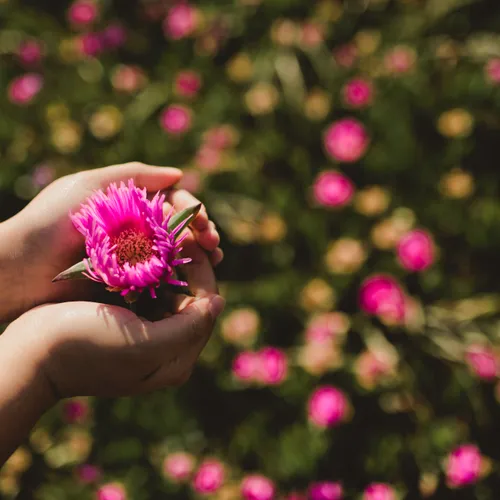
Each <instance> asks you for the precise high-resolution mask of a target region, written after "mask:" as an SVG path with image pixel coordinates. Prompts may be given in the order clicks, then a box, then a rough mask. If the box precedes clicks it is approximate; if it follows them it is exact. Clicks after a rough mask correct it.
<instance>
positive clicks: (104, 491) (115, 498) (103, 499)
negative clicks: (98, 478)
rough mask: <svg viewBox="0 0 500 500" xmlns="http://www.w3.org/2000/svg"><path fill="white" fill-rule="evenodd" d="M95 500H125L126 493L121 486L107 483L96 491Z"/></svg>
mask: <svg viewBox="0 0 500 500" xmlns="http://www.w3.org/2000/svg"><path fill="white" fill-rule="evenodd" d="M96 500H127V493H126V491H125V488H124V487H123V486H122V485H121V484H119V483H108V484H104V485H102V486H101V487H100V488H99V489H98V490H97V495H96Z"/></svg>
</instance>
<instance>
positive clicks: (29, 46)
mask: <svg viewBox="0 0 500 500" xmlns="http://www.w3.org/2000/svg"><path fill="white" fill-rule="evenodd" d="M17 58H18V59H19V61H20V62H21V63H22V64H24V65H25V66H36V65H37V64H39V63H40V62H41V60H42V58H43V45H42V43H41V42H39V41H37V40H25V41H24V42H21V44H20V45H19V47H18V48H17Z"/></svg>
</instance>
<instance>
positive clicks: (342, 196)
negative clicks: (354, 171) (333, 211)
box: [313, 170, 355, 207]
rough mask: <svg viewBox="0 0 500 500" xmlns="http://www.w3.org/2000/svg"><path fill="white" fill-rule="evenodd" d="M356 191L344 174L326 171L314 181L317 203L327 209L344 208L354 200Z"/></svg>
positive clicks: (314, 194)
mask: <svg viewBox="0 0 500 500" xmlns="http://www.w3.org/2000/svg"><path fill="white" fill-rule="evenodd" d="M354 190H355V188H354V184H353V183H352V181H351V180H350V179H349V178H348V177H346V176H345V175H344V174H341V173H340V172H338V171H336V170H325V171H324V172H321V173H320V174H319V175H318V176H317V177H316V179H315V181H314V185H313V196H314V199H315V201H316V202H317V203H319V204H320V205H323V206H325V207H343V206H345V205H347V204H348V203H349V202H350V201H351V200H352V197H353V195H354Z"/></svg>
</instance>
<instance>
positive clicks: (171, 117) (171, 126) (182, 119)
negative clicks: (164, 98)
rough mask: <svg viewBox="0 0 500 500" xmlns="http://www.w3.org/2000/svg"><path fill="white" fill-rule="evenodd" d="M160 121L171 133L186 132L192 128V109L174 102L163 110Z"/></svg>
mask: <svg viewBox="0 0 500 500" xmlns="http://www.w3.org/2000/svg"><path fill="white" fill-rule="evenodd" d="M160 122H161V125H162V127H163V128H164V129H165V131H166V132H168V133H169V134H175V135H178V134H184V133H185V132H187V131H188V130H189V129H190V128H191V110H190V109H189V108H186V107H185V106H180V105H178V104H172V105H171V106H168V107H167V108H165V109H164V110H163V113H162V114H161V118H160Z"/></svg>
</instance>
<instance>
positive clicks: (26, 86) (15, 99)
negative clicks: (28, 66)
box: [8, 73, 43, 105]
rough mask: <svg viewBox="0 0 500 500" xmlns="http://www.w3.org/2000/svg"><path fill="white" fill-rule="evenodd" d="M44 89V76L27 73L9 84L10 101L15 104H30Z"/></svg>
mask: <svg viewBox="0 0 500 500" xmlns="http://www.w3.org/2000/svg"><path fill="white" fill-rule="evenodd" d="M42 87H43V76H42V75H39V74H37V73H26V74H24V75H22V76H18V77H17V78H14V80H12V81H11V82H10V84H9V88H8V96H9V100H10V101H11V102H12V103H14V104H19V105H26V104H29V103H30V102H31V101H32V100H33V99H34V98H35V97H36V96H37V94H38V93H39V92H40V90H41V89H42Z"/></svg>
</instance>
